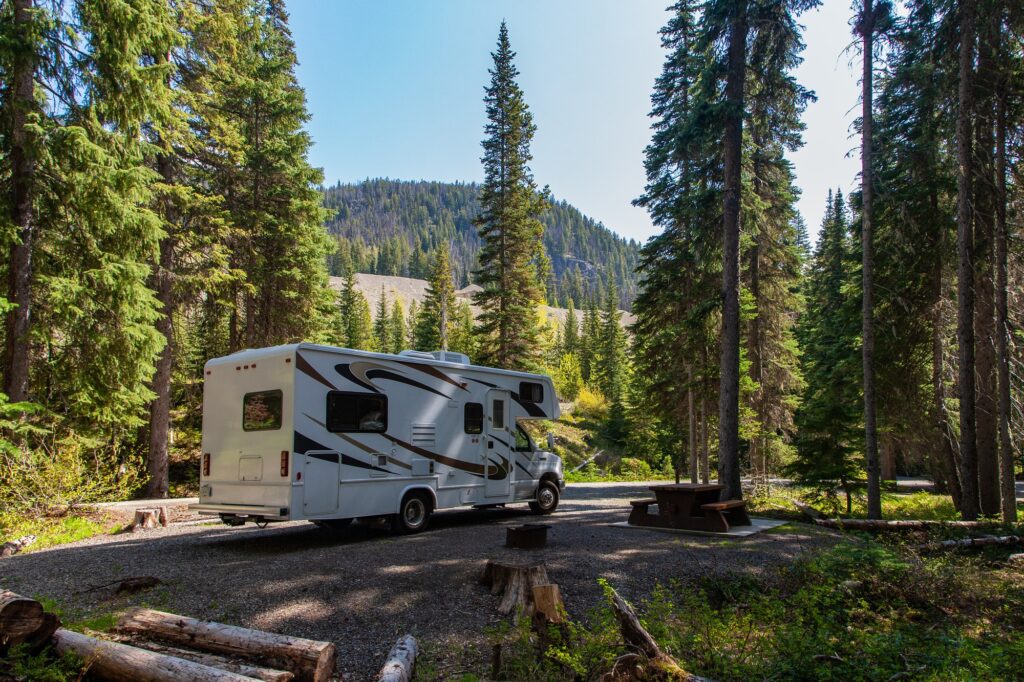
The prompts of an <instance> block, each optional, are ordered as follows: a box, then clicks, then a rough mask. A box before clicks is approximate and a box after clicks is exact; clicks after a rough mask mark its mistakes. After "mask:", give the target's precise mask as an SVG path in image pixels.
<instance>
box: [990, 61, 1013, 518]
mask: <svg viewBox="0 0 1024 682" xmlns="http://www.w3.org/2000/svg"><path fill="white" fill-rule="evenodd" d="M1000 80H1001V83H1002V85H1003V86H1004V87H1000V88H998V95H997V98H998V99H997V101H996V162H995V166H996V280H997V282H996V364H997V366H998V368H999V491H1000V500H1001V508H1002V514H1003V521H1006V522H1007V523H1010V522H1013V521H1016V520H1017V486H1016V483H1015V482H1014V478H1013V442H1012V441H1011V439H1010V409H1011V404H1010V355H1009V352H1010V351H1009V347H1008V345H1009V344H1008V340H1009V336H1010V326H1009V319H1010V318H1009V302H1008V298H1009V288H1010V285H1009V279H1008V274H1009V263H1008V257H1007V245H1006V242H1007V235H1006V128H1007V122H1006V88H1005V80H1004V79H1000Z"/></svg>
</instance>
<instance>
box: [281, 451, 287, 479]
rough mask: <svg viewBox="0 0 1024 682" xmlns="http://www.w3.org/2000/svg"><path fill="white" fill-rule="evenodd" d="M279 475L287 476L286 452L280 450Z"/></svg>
mask: <svg viewBox="0 0 1024 682" xmlns="http://www.w3.org/2000/svg"><path fill="white" fill-rule="evenodd" d="M281 475H282V476H287V475H288V451H287V450H282V451H281Z"/></svg>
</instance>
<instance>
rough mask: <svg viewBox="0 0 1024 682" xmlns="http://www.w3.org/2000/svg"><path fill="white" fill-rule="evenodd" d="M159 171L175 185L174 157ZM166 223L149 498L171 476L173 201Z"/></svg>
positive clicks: (162, 161) (157, 279)
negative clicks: (161, 348)
mask: <svg viewBox="0 0 1024 682" xmlns="http://www.w3.org/2000/svg"><path fill="white" fill-rule="evenodd" d="M157 170H158V172H159V173H160V175H161V177H162V178H163V180H164V182H165V183H168V184H171V183H173V182H174V168H173V165H172V161H171V158H170V156H168V155H167V154H161V155H159V156H158V157H157ZM165 204H166V205H165V209H164V213H165V215H164V224H165V226H166V231H167V234H166V235H165V236H164V238H163V239H161V240H160V262H159V264H158V265H157V268H156V272H155V273H154V276H153V279H154V287H153V288H154V289H155V290H156V298H157V300H158V301H159V302H160V306H161V311H160V318H159V319H158V320H157V321H156V329H157V331H158V332H159V333H160V335H161V336H162V337H164V347H163V350H162V351H160V356H159V357H158V358H157V361H156V372H155V373H154V375H153V393H155V394H156V396H155V397H154V398H153V402H152V403H150V406H149V453H148V456H147V457H146V471H147V473H148V474H149V481H148V482H147V483H146V492H145V495H146V497H149V498H162V497H167V491H168V485H169V482H168V477H167V466H168V461H169V459H170V454H169V449H170V447H169V446H170V431H171V366H172V364H173V363H174V313H175V301H174V287H173V282H172V281H171V273H172V272H173V271H174V237H173V236H172V233H173V231H174V229H175V225H174V223H175V219H176V218H175V211H174V208H173V206H172V205H171V201H170V200H167V201H166V202H165Z"/></svg>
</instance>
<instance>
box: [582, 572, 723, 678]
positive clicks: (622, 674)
mask: <svg viewBox="0 0 1024 682" xmlns="http://www.w3.org/2000/svg"><path fill="white" fill-rule="evenodd" d="M608 589H609V590H611V602H612V610H613V611H614V612H615V618H616V620H618V621H619V629H620V630H621V631H622V639H623V641H624V642H625V643H626V646H628V647H629V648H631V649H633V650H634V651H635V652H637V653H634V654H627V655H626V656H622V657H621V658H619V659H618V660H617V661H616V662H615V665H614V666H613V667H612V669H611V670H610V671H609V672H607V673H605V674H604V675H603V676H602V677H601V680H602V682H605V681H608V682H611V681H612V680H614V681H616V682H618V681H619V680H624V679H625V680H629V679H636V680H641V679H660V677H659V676H663V677H667V678H668V679H671V680H681V681H684V682H709V681H708V680H707V678H704V677H699V676H697V675H693V674H691V673H688V672H687V671H685V670H683V668H681V667H680V666H679V664H678V663H677V662H676V660H675V659H674V658H672V657H671V656H669V655H668V654H666V653H665V652H664V651H662V649H661V647H660V646H659V645H658V642H657V641H655V639H654V637H652V636H651V633H649V632H647V629H646V628H645V627H644V626H643V624H642V623H640V619H639V618H638V617H637V615H636V611H634V610H633V607H632V606H630V605H629V603H627V602H626V600H625V599H623V598H622V597H620V596H619V593H618V592H616V591H615V590H614V589H613V588H611V587H609V588H608ZM646 666H651V667H653V668H654V669H655V672H654V674H653V675H652V674H651V673H649V672H648V671H647V670H646V669H645V667H646Z"/></svg>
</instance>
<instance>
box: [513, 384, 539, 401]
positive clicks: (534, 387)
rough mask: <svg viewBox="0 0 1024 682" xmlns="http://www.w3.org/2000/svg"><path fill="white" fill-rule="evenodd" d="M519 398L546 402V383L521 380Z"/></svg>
mask: <svg viewBox="0 0 1024 682" xmlns="http://www.w3.org/2000/svg"><path fill="white" fill-rule="evenodd" d="M519 399H520V400H521V401H523V402H524V403H542V402H544V385H543V384H538V383H537V382H535V381H520V382H519Z"/></svg>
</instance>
